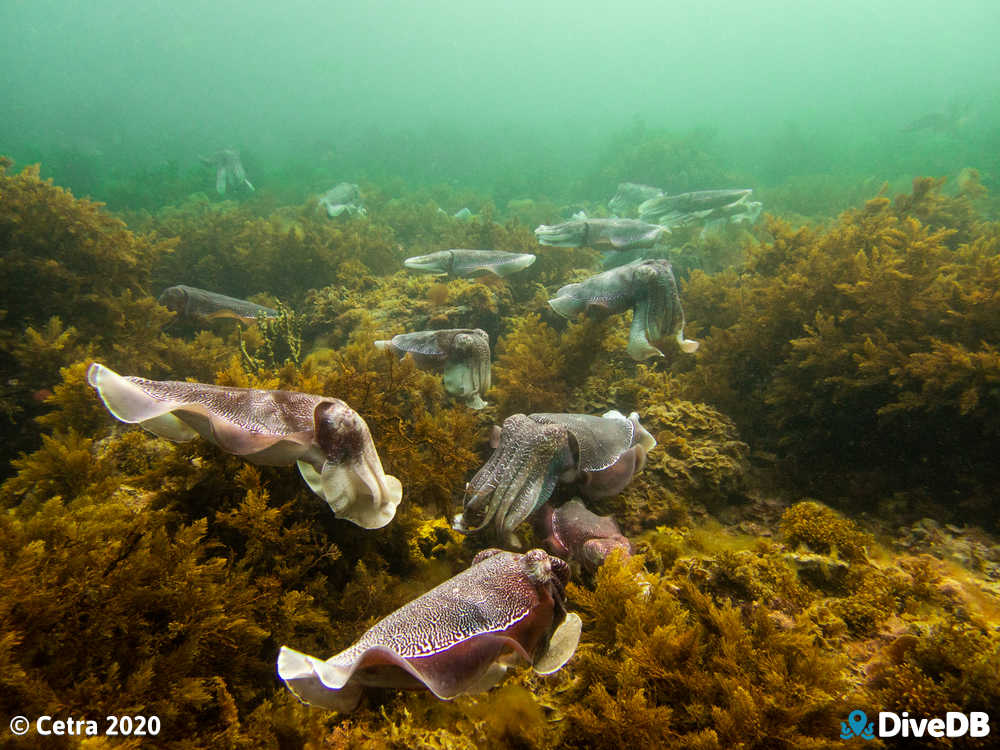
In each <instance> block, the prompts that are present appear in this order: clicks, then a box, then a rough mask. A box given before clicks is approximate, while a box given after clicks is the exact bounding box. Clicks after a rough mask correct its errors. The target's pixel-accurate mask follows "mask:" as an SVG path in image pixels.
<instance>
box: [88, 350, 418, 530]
mask: <svg viewBox="0 0 1000 750" xmlns="http://www.w3.org/2000/svg"><path fill="white" fill-rule="evenodd" d="M87 381H88V382H89V383H90V385H92V386H93V387H94V388H95V389H96V390H97V392H98V395H99V396H100V398H101V400H102V401H103V402H104V404H105V406H106V407H107V408H108V411H110V412H111V413H112V415H114V416H115V417H116V418H117V419H119V420H121V421H122V422H126V423H128V424H138V425H141V426H142V427H144V428H145V429H147V430H149V431H150V432H152V433H154V434H156V435H159V436H161V437H165V438H167V439H169V440H176V441H185V440H191V439H192V438H194V437H197V436H201V437H203V438H205V439H206V440H208V441H209V442H211V443H213V444H215V445H217V446H219V447H220V448H221V449H222V450H224V451H226V452H228V453H233V454H235V455H238V456H241V457H243V458H245V459H246V460H248V461H251V462H253V463H256V464H263V465H271V466H287V465H291V464H293V463H295V464H297V465H298V467H299V470H300V472H301V473H302V476H303V478H304V479H305V480H306V483H307V484H308V485H309V486H310V488H311V489H312V490H313V491H314V492H316V494H318V495H319V496H320V497H322V498H323V499H324V500H326V502H327V503H328V504H329V505H330V507H331V508H332V509H333V510H334V512H335V513H337V515H338V516H339V517H341V518H344V519H346V520H349V521H352V522H353V523H356V524H357V525H359V526H362V527H364V528H379V527H381V526H384V525H385V524H387V523H388V522H389V521H390V520H392V518H393V516H394V515H395V512H396V506H397V505H398V504H399V501H400V499H401V497H402V485H401V484H400V482H399V480H398V479H396V478H395V477H393V476H389V475H386V474H385V472H384V471H383V469H382V464H381V461H380V460H379V457H378V453H377V452H376V451H375V446H374V444H373V442H372V438H371V433H370V432H369V431H368V426H367V424H365V422H364V420H363V419H362V418H361V417H360V415H358V414H357V413H356V412H354V410H352V409H351V408H350V407H349V406H348V405H347V404H345V403H344V402H343V401H340V400H339V399H333V398H326V397H323V396H314V395H311V394H305V393H296V392H293V391H264V390H258V389H253V388H225V387H222V386H217V385H210V384H205V383H185V382H179V381H157V380H146V379H145V378H136V377H123V376H121V375H118V374H117V373H115V372H114V371H112V370H110V369H108V368H107V367H104V366H103V365H101V364H98V363H96V362H95V363H94V364H92V365H91V366H90V368H89V369H88V371H87Z"/></svg>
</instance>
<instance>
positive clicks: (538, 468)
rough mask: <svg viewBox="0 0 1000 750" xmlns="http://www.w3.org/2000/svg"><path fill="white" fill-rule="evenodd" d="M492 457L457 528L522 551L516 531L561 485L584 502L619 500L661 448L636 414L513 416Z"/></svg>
mask: <svg viewBox="0 0 1000 750" xmlns="http://www.w3.org/2000/svg"><path fill="white" fill-rule="evenodd" d="M494 442H495V445H494V448H495V450H494V451H493V455H491V456H490V458H489V459H488V460H487V462H486V463H485V464H484V465H483V466H482V468H481V469H479V471H478V472H476V474H475V476H474V477H473V478H472V480H471V481H470V482H469V483H468V484H467V485H466V488H465V497H464V500H463V511H462V513H461V514H459V515H458V516H457V517H456V518H455V523H454V525H455V528H456V529H458V530H459V531H462V532H465V533H476V532H480V531H487V530H488V531H489V532H490V533H492V534H493V535H494V536H495V537H496V538H498V539H500V540H502V541H503V542H504V543H505V544H517V541H516V537H514V533H513V532H514V530H515V529H516V528H517V527H518V526H520V525H521V523H523V522H524V521H525V520H526V519H527V518H528V517H529V516H530V515H531V514H532V513H534V512H535V511H536V510H538V509H539V508H540V507H541V506H542V505H544V504H545V503H546V502H547V501H548V499H549V497H551V495H552V491H553V490H554V489H555V486H556V484H557V483H561V484H566V485H575V486H576V489H577V490H578V491H579V492H580V493H581V494H582V495H584V496H585V497H591V498H599V497H608V496H611V495H615V494H617V493H619V492H621V490H622V489H624V488H625V486H626V485H628V483H629V482H630V481H631V480H632V477H633V476H634V475H635V473H636V472H637V471H640V470H641V469H642V467H643V465H644V464H645V457H646V453H647V452H648V451H649V450H651V449H652V448H653V447H654V446H655V445H656V441H655V440H654V439H653V437H652V435H650V434H649V433H648V432H647V431H646V430H645V429H643V427H642V425H640V424H639V417H638V415H637V414H635V413H634V412H633V413H632V414H631V415H630V416H629V417H627V418H626V417H625V416H624V415H622V414H619V413H618V412H615V411H612V412H608V413H607V414H605V415H604V416H603V417H595V416H591V415H588V414H532V415H530V416H525V415H524V414H514V415H512V416H510V417H507V419H505V420H504V423H503V426H502V427H501V428H500V429H499V431H498V434H495V441H494Z"/></svg>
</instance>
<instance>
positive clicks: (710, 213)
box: [639, 188, 753, 227]
mask: <svg viewBox="0 0 1000 750" xmlns="http://www.w3.org/2000/svg"><path fill="white" fill-rule="evenodd" d="M752 192H753V190H751V189H750V188H733V189H726V190H697V191H695V192H692V193H678V194H676V195H659V196H656V197H655V198H650V199H649V200H647V201H644V202H643V203H641V204H640V205H639V218H640V219H642V220H643V221H650V222H653V223H654V224H661V225H663V226H670V227H673V226H684V225H687V224H691V223H693V222H694V221H697V220H701V219H716V218H720V217H723V216H729V215H732V214H734V213H737V212H739V211H742V210H743V209H742V208H737V207H738V206H741V204H744V203H746V201H747V198H748V197H749V196H750V194H751V193H752Z"/></svg>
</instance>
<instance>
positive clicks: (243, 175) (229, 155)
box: [198, 148, 254, 195]
mask: <svg viewBox="0 0 1000 750" xmlns="http://www.w3.org/2000/svg"><path fill="white" fill-rule="evenodd" d="M198 158H199V159H201V161H202V163H203V164H207V165H208V166H210V167H212V168H214V169H215V191H216V192H217V193H218V194H219V195H225V194H226V190H227V189H228V188H232V189H234V190H235V189H236V188H238V187H241V186H244V185H245V186H246V187H247V188H249V189H250V190H251V191H252V190H253V189H254V187H253V185H251V184H250V180H248V179H247V172H246V170H245V169H244V168H243V161H242V160H241V159H240V152H239V151H237V150H236V149H234V148H224V149H222V150H221V151H216V152H215V153H214V154H212V155H211V156H199V157H198Z"/></svg>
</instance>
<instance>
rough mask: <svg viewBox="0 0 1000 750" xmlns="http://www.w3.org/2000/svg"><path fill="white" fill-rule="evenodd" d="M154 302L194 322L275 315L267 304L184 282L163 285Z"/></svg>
mask: <svg viewBox="0 0 1000 750" xmlns="http://www.w3.org/2000/svg"><path fill="white" fill-rule="evenodd" d="M157 302H159V303H160V304H161V305H163V306H164V307H165V308H167V309H168V310H172V311H173V312H175V313H177V317H178V318H184V319H187V320H194V321H207V320H214V319H217V318H235V319H237V320H242V321H244V322H245V323H252V322H253V321H255V320H256V319H257V318H259V317H264V318H273V317H275V316H277V314H278V311H277V310H273V309H271V308H270V307H264V306H263V305H258V304H255V303H253V302H247V301H246V300H245V299H237V298H236V297H227V296H226V295H225V294H218V293H216V292H209V291H207V290H205V289H198V288H197V287H193V286H186V285H185V284H177V285H176V286H171V287H167V288H166V289H164V290H163V293H162V294H160V297H159V299H157Z"/></svg>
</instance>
